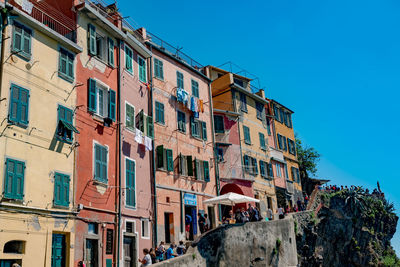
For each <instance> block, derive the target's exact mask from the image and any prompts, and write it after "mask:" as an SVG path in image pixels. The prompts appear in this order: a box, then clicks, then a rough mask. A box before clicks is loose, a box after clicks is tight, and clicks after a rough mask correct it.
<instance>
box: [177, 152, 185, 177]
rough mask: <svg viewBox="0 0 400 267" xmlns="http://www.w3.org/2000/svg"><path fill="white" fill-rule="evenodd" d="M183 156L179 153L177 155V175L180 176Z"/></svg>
mask: <svg viewBox="0 0 400 267" xmlns="http://www.w3.org/2000/svg"><path fill="white" fill-rule="evenodd" d="M183 158H184V157H183V156H182V153H179V155H178V173H179V174H182V171H183Z"/></svg>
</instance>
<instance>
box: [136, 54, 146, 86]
mask: <svg viewBox="0 0 400 267" xmlns="http://www.w3.org/2000/svg"><path fill="white" fill-rule="evenodd" d="M138 64H139V80H140V81H141V82H144V83H147V67H146V60H144V59H143V58H142V57H140V56H138Z"/></svg>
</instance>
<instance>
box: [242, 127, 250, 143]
mask: <svg viewBox="0 0 400 267" xmlns="http://www.w3.org/2000/svg"><path fill="white" fill-rule="evenodd" d="M243 132H244V142H245V143H246V144H248V145H251V139H250V129H249V127H247V126H244V125H243Z"/></svg>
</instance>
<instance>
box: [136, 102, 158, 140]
mask: <svg viewBox="0 0 400 267" xmlns="http://www.w3.org/2000/svg"><path fill="white" fill-rule="evenodd" d="M136 128H137V129H139V130H140V131H142V132H143V133H144V134H145V135H147V136H148V137H150V138H153V137H154V127H153V117H151V116H146V115H145V114H144V110H143V109H142V110H141V111H140V112H139V113H138V114H137V115H136Z"/></svg>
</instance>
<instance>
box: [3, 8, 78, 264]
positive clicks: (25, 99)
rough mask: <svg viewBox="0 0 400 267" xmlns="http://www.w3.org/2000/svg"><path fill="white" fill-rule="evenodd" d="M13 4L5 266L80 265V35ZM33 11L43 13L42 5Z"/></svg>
mask: <svg viewBox="0 0 400 267" xmlns="http://www.w3.org/2000/svg"><path fill="white" fill-rule="evenodd" d="M7 5H9V4H7ZM8 7H9V9H12V11H11V14H10V19H9V24H8V25H7V26H6V27H5V30H4V34H5V36H4V37H3V40H4V42H3V46H4V56H3V57H2V60H3V62H2V65H3V66H4V67H3V69H2V73H1V91H0V121H1V122H0V158H1V159H2V161H3V162H2V163H3V164H0V173H1V174H2V176H1V177H0V188H1V190H2V191H1V198H0V266H2V267H3V266H11V265H12V264H13V263H15V262H16V263H19V264H20V265H22V266H73V256H74V250H73V248H74V244H73V240H75V238H74V220H73V219H72V218H73V216H74V210H73V207H74V205H73V199H74V183H73V181H74V157H75V153H74V152H75V147H76V146H77V144H76V143H74V137H75V135H76V134H78V133H77V132H78V130H77V129H76V128H75V127H74V126H73V125H74V111H75V103H76V96H75V95H76V90H77V88H78V87H79V84H77V83H76V82H75V79H74V69H75V62H76V60H75V56H76V54H77V53H79V52H80V51H81V50H82V49H81V48H80V47H79V46H77V45H76V43H75V42H74V40H73V32H70V33H71V34H72V35H69V36H67V37H69V39H68V38H67V37H65V36H66V35H62V34H61V32H60V33H59V32H57V30H59V28H57V27H55V28H54V29H51V27H54V26H55V25H58V24H57V23H58V22H57V21H55V20H53V19H52V18H51V17H48V19H47V21H46V22H45V23H46V25H45V24H43V23H40V22H39V21H37V20H35V19H34V18H33V17H31V16H30V15H29V12H28V11H29V10H28V11H26V10H25V11H22V10H20V9H19V8H21V7H19V6H14V7H13V8H12V6H8ZM30 12H31V14H38V13H37V12H39V11H38V10H37V9H36V6H34V7H33V9H32V10H30ZM35 12H36V13H35ZM44 15H46V14H44ZM49 25H50V26H49Z"/></svg>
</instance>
